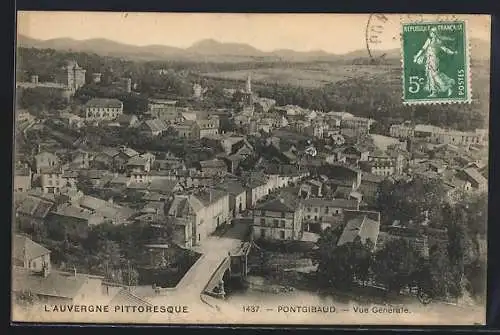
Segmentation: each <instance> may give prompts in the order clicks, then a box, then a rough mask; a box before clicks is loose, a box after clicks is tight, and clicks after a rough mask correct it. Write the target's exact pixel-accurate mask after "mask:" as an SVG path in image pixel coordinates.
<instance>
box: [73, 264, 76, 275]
mask: <svg viewBox="0 0 500 335" xmlns="http://www.w3.org/2000/svg"><path fill="white" fill-rule="evenodd" d="M73 275H74V276H75V277H76V267H75V266H74V265H73Z"/></svg>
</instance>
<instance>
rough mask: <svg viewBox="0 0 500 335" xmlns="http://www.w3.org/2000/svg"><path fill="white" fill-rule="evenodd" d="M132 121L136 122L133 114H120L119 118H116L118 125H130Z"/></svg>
mask: <svg viewBox="0 0 500 335" xmlns="http://www.w3.org/2000/svg"><path fill="white" fill-rule="evenodd" d="M134 120H137V116H135V115H133V114H121V115H120V116H118V118H117V119H116V121H117V122H118V123H131V122H132V121H134Z"/></svg>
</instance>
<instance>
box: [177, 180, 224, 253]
mask: <svg viewBox="0 0 500 335" xmlns="http://www.w3.org/2000/svg"><path fill="white" fill-rule="evenodd" d="M167 208H168V209H167V220H168V222H170V224H172V226H173V228H174V229H173V240H174V241H175V242H176V243H177V244H179V245H181V246H183V247H186V248H190V247H192V246H195V245H198V244H200V243H201V242H202V241H203V240H204V239H205V238H206V237H207V236H208V235H210V234H212V233H213V232H214V231H215V230H216V229H217V228H218V227H220V226H222V225H225V224H227V223H229V221H230V219H231V213H230V209H229V195H228V194H227V193H223V192H216V191H215V190H211V191H210V192H209V193H208V194H203V195H202V194H198V195H193V194H188V195H175V196H174V198H173V200H172V201H171V202H170V203H169V204H168V205H167Z"/></svg>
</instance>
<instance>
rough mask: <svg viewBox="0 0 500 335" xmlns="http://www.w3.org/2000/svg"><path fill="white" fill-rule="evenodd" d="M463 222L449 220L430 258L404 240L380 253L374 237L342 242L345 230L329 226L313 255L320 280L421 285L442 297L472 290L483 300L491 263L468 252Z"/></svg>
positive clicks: (392, 287)
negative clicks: (445, 234)
mask: <svg viewBox="0 0 500 335" xmlns="http://www.w3.org/2000/svg"><path fill="white" fill-rule="evenodd" d="M464 225H465V223H464V222H463V221H458V222H451V221H450V231H449V237H448V241H447V243H436V244H433V245H432V246H431V247H430V249H429V255H428V257H423V255H422V254H421V253H420V252H419V251H417V249H416V248H415V245H413V244H412V243H411V242H410V239H405V238H394V239H390V240H389V241H386V242H385V243H384V244H383V245H382V247H381V248H378V249H375V251H374V249H373V247H374V244H373V241H371V240H369V239H368V240H367V241H365V243H362V241H361V239H360V238H359V237H357V238H356V239H355V240H354V241H353V242H350V243H345V244H342V245H340V246H338V245H337V243H338V240H339V238H340V235H341V234H342V229H341V228H337V229H331V228H328V229H326V230H325V231H323V232H322V233H321V236H320V239H319V240H318V242H317V245H318V250H317V253H316V254H315V256H314V262H315V263H316V264H318V270H317V275H318V283H319V284H320V286H321V287H322V288H325V289H341V290H350V289H352V288H353V287H355V286H380V285H381V286H382V287H384V288H385V289H386V290H387V292H393V293H397V294H399V293H400V292H401V290H402V289H414V288H417V289H418V290H419V291H421V292H423V293H425V294H427V295H429V296H431V297H433V298H441V299H450V298H459V297H461V296H463V295H464V294H465V293H467V292H468V293H469V294H470V295H471V296H473V297H474V298H476V299H479V300H481V299H484V298H485V292H486V286H485V283H486V263H485V261H484V260H483V259H482V258H480V257H477V256H476V257H470V254H468V252H467V251H468V250H469V249H468V248H467V246H466V244H467V237H466V234H465V233H464V231H465V229H466V228H464ZM373 251H374V252H373Z"/></svg>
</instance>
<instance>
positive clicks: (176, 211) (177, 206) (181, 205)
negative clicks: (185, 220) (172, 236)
mask: <svg viewBox="0 0 500 335" xmlns="http://www.w3.org/2000/svg"><path fill="white" fill-rule="evenodd" d="M186 206H189V207H191V209H192V210H193V211H194V212H198V211H200V210H201V209H202V208H203V207H204V205H203V203H202V202H201V201H200V200H199V199H197V198H196V197H194V196H192V195H187V196H186V195H182V196H175V197H174V199H173V200H172V202H171V203H170V206H169V208H168V211H167V213H168V215H171V216H178V215H180V214H181V213H182V212H183V211H184V210H185V209H186Z"/></svg>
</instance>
